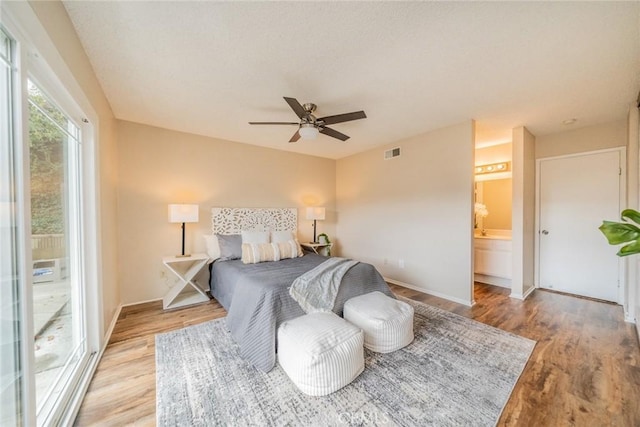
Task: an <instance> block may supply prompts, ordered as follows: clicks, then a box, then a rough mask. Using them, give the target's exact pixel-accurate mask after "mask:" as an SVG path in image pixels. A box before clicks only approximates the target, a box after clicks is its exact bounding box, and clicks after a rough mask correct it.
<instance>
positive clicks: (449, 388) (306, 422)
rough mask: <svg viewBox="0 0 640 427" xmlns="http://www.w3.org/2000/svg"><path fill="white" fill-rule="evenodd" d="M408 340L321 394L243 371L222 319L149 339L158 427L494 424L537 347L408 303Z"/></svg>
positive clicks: (276, 373) (272, 375) (279, 374)
mask: <svg viewBox="0 0 640 427" xmlns="http://www.w3.org/2000/svg"><path fill="white" fill-rule="evenodd" d="M403 300H405V301H408V302H410V303H411V304H412V305H413V306H414V307H415V327H414V331H415V336H416V338H415V340H414V341H413V343H411V344H410V345H409V346H407V347H405V348H404V349H402V350H398V351H396V352H393V353H390V354H378V353H373V352H370V351H368V350H365V358H366V360H365V363H366V368H365V370H364V372H363V373H362V374H361V375H360V376H359V377H358V378H356V379H355V380H354V381H353V382H352V383H351V384H350V385H348V386H346V387H344V388H343V389H341V390H339V391H337V392H335V393H333V394H330V395H328V396H323V397H310V396H306V395H305V394H303V393H301V392H299V391H298V389H297V388H296V387H295V386H294V385H293V384H292V383H291V382H290V381H289V379H288V378H287V376H286V374H285V373H284V372H283V371H282V370H281V369H280V367H279V366H276V367H275V368H274V369H273V370H272V371H271V372H269V373H262V372H259V371H257V370H256V369H254V368H252V367H251V366H248V365H247V364H246V362H244V361H243V360H242V359H241V358H240V357H239V355H238V348H237V347H236V345H235V343H234V342H233V341H232V339H231V336H230V334H229V333H228V332H227V330H226V327H225V319H218V320H213V321H210V322H207V323H203V324H200V325H196V326H190V327H188V328H184V329H180V330H177V331H174V332H169V333H166V334H159V335H156V382H157V384H156V385H157V387H156V390H157V391H156V402H157V403H156V409H157V421H158V425H159V426H212V425H233V426H246V425H250V426H285V425H289V426H321V425H322V426H333V425H399V426H427V425H434V426H493V425H495V424H496V422H497V421H498V419H499V417H500V414H501V412H502V409H503V408H504V406H505V405H506V403H507V400H508V399H509V395H510V394H511V391H512V390H513V387H514V386H515V384H516V382H517V380H518V377H519V376H520V374H521V373H522V370H523V369H524V366H525V365H526V363H527V360H528V359H529V356H530V355H531V352H532V351H533V348H534V346H535V341H531V340H529V339H526V338H522V337H519V336H516V335H513V334H510V333H507V332H504V331H501V330H500V329H496V328H493V327H490V326H487V325H484V324H482V323H478V322H475V321H473V320H470V319H467V318H465V317H461V316H458V315H455V314H452V313H449V312H447V311H443V310H440V309H438V308H435V307H431V306H428V305H424V304H420V303H416V302H413V301H411V300H406V299H404V298H403Z"/></svg>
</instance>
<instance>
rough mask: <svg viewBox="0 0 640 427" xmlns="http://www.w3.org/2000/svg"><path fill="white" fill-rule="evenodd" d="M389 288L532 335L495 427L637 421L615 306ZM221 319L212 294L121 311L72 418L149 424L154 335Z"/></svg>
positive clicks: (623, 326)
mask: <svg viewBox="0 0 640 427" xmlns="http://www.w3.org/2000/svg"><path fill="white" fill-rule="evenodd" d="M391 288H392V290H393V291H394V292H395V293H396V294H397V295H402V296H404V297H407V298H411V299H413V300H416V301H420V302H424V303H427V304H430V305H433V306H436V307H438V308H441V309H443V310H448V311H451V312H454V313H457V314H459V315H462V316H465V317H468V318H471V319H474V320H477V321H479V322H482V323H485V324H488V325H491V326H494V327H497V328H500V329H502V330H505V331H508V332H512V333H515V334H517V335H520V336H523V337H527V338H530V339H532V340H535V341H537V344H536V347H535V349H534V351H533V354H532V356H531V358H530V360H529V362H528V363H527V366H526V367H525V369H524V372H523V374H522V375H521V377H520V379H519V380H518V383H517V385H516V387H515V388H514V390H513V393H512V395H511V398H510V399H509V402H508V403H507V405H506V407H505V409H504V411H503V413H502V416H501V418H500V421H499V422H498V425H499V426H534V425H535V426H554V427H555V426H584V425H588V426H639V425H640V404H638V402H640V347H639V344H638V339H637V335H636V331H635V326H633V325H631V324H628V323H626V322H625V321H624V318H623V312H622V307H620V306H618V305H614V304H609V303H605V302H600V301H593V300H589V299H584V298H576V297H573V296H569V295H565V294H560V293H555V292H548V291H543V290H536V291H535V292H534V293H533V294H532V295H531V296H530V297H529V298H528V299H527V300H525V301H520V300H516V299H512V298H510V297H509V293H510V292H509V290H508V289H505V288H500V287H496V286H490V285H484V284H479V283H477V284H476V285H475V300H476V304H475V305H474V306H473V307H467V306H464V305H461V304H457V303H454V302H451V301H448V300H445V299H442V298H437V297H434V296H430V295H427V294H424V293H421V292H418V291H415V290H412V289H407V288H403V287H400V286H396V285H391ZM225 315H226V312H225V310H224V308H222V307H221V306H220V304H218V303H217V302H216V301H215V300H212V301H210V302H209V303H205V304H199V305H196V306H192V307H186V308H181V309H176V310H170V311H164V310H162V303H161V302H160V301H158V302H151V303H145V304H138V305H135V306H130V307H125V308H123V310H122V312H121V313H120V316H119V318H118V321H117V323H116V326H115V328H114V331H113V334H112V336H111V340H110V342H109V345H108V346H107V349H106V350H105V353H104V355H103V357H102V360H101V361H100V364H99V365H98V369H97V370H96V373H95V375H94V378H93V380H92V382H91V385H90V387H89V390H88V392H87V395H86V396H85V399H84V402H83V404H82V407H81V409H80V412H79V414H78V417H77V419H76V423H75V424H76V425H77V426H96V425H97V426H124V425H133V426H153V425H155V404H156V401H155V397H156V396H155V393H156V389H155V385H156V383H155V334H157V333H162V332H169V331H172V330H176V329H179V328H183V327H187V326H190V325H195V324H198V323H202V322H206V321H208V320H212V319H217V318H220V317H223V316H225Z"/></svg>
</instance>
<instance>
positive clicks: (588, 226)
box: [538, 150, 622, 302]
mask: <svg viewBox="0 0 640 427" xmlns="http://www.w3.org/2000/svg"><path fill="white" fill-rule="evenodd" d="M621 156H622V152H621V151H620V150H614V151H603V152H594V153H587V154H584V155H578V156H571V157H563V158H555V159H545V160H541V161H540V165H539V174H540V175H539V183H540V184H539V229H538V232H539V258H538V259H539V270H538V271H539V276H538V277H539V280H538V284H539V286H540V287H542V288H548V289H553V290H558V291H563V292H569V293H572V294H577V295H583V296H588V297H593V298H599V299H603V300H607V301H614V302H620V301H619V292H618V287H619V284H620V280H619V279H620V268H619V262H620V260H619V258H618V257H617V256H615V252H616V251H615V248H613V247H611V246H610V245H609V244H608V243H607V240H606V239H605V237H604V236H603V235H602V233H601V232H600V230H598V227H599V226H600V224H602V220H604V219H608V220H614V221H615V220H616V219H617V218H619V214H620V210H621V209H620V195H621V164H622V162H621Z"/></svg>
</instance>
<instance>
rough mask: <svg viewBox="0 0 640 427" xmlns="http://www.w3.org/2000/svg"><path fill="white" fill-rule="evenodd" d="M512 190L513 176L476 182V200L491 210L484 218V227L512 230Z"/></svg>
mask: <svg viewBox="0 0 640 427" xmlns="http://www.w3.org/2000/svg"><path fill="white" fill-rule="evenodd" d="M511 192H512V183H511V178H504V179H493V180H488V181H478V182H476V201H477V202H480V203H482V204H484V205H485V206H486V207H487V211H489V215H487V216H486V217H485V218H483V219H482V228H484V229H487V230H511V203H512V199H511Z"/></svg>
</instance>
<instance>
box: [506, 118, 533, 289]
mask: <svg viewBox="0 0 640 427" xmlns="http://www.w3.org/2000/svg"><path fill="white" fill-rule="evenodd" d="M536 145H537V141H536V137H535V136H533V135H532V134H531V132H529V131H528V130H527V128H525V127H519V128H515V129H513V178H512V183H513V195H512V197H513V202H512V236H513V237H512V254H513V260H512V262H513V265H512V278H511V296H512V297H514V298H524V297H526V296H527V295H528V293H529V292H530V291H531V290H532V289H533V287H534V261H535V260H534V254H535V147H536Z"/></svg>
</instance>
